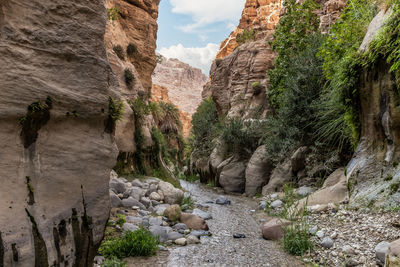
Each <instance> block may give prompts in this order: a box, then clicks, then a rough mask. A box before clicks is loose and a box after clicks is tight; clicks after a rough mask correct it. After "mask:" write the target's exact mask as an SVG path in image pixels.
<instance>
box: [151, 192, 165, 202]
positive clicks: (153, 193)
mask: <svg viewBox="0 0 400 267" xmlns="http://www.w3.org/2000/svg"><path fill="white" fill-rule="evenodd" d="M149 198H150V199H151V200H155V201H158V202H160V201H161V200H162V199H161V196H160V195H159V194H158V193H157V192H152V193H151V194H150V195H149Z"/></svg>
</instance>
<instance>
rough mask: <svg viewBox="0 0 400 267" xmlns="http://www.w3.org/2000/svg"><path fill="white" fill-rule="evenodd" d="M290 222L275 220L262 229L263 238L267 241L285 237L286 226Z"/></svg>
mask: <svg viewBox="0 0 400 267" xmlns="http://www.w3.org/2000/svg"><path fill="white" fill-rule="evenodd" d="M289 223H290V222H289V221H287V220H285V219H279V218H273V219H271V220H269V221H268V222H266V223H265V224H264V225H263V227H262V236H263V238H265V239H267V240H279V239H281V238H282V237H283V235H284V230H283V228H284V226H286V225H288V224H289Z"/></svg>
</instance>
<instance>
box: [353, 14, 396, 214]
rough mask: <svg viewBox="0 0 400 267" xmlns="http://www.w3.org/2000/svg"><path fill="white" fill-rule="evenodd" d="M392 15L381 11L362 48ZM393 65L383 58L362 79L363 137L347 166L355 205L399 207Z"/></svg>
mask: <svg viewBox="0 0 400 267" xmlns="http://www.w3.org/2000/svg"><path fill="white" fill-rule="evenodd" d="M389 14H390V10H389V11H386V12H385V11H381V12H380V13H379V14H378V15H377V16H376V17H375V19H374V20H373V21H372V22H371V24H370V26H369V30H368V32H367V34H366V37H365V39H364V42H363V44H362V45H361V49H363V50H367V49H368V44H369V43H370V41H371V40H372V39H373V38H374V37H375V36H376V35H377V33H378V32H379V30H380V28H381V27H382V26H384V25H385V21H386V19H387V17H388V15H389ZM390 67H391V65H390V64H388V63H386V61H385V60H383V59H381V60H380V61H379V62H378V63H377V64H376V67H374V68H371V69H370V70H368V71H365V72H364V73H363V74H362V76H361V79H360V82H361V86H360V111H359V116H360V124H361V139H360V142H359V145H358V147H357V149H356V151H355V153H354V156H353V159H352V160H351V161H350V163H349V164H348V166H347V172H346V174H347V179H348V184H349V187H350V189H351V198H350V200H351V204H352V205H356V206H357V205H371V203H372V204H375V205H378V206H384V207H388V206H396V205H398V201H399V193H398V188H399V185H400V176H399V174H398V170H399V167H398V162H399V159H400V153H399V152H400V151H399V147H398V145H397V144H398V143H399V142H400V140H399V138H398V131H397V125H398V124H399V123H400V121H399V116H400V114H399V110H398V108H397V107H398V105H399V103H398V85H397V83H396V79H395V78H394V75H393V73H391V72H390V71H389V70H390Z"/></svg>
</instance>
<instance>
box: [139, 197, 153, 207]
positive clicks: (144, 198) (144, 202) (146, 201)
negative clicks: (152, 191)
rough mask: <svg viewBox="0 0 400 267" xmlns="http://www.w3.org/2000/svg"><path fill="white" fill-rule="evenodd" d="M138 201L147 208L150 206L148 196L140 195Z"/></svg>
mask: <svg viewBox="0 0 400 267" xmlns="http://www.w3.org/2000/svg"><path fill="white" fill-rule="evenodd" d="M140 203H142V204H143V205H145V207H146V208H149V207H150V206H151V200H150V199H149V198H148V197H142V198H141V199H140Z"/></svg>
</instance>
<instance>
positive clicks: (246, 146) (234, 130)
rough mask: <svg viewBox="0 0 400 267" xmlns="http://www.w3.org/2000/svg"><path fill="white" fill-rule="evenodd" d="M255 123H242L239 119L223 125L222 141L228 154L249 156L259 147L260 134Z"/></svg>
mask: <svg viewBox="0 0 400 267" xmlns="http://www.w3.org/2000/svg"><path fill="white" fill-rule="evenodd" d="M254 124H257V122H256V121H255V122H252V121H247V122H243V121H242V120H239V119H231V120H229V121H228V122H226V123H225V125H224V128H223V130H222V135H221V136H222V139H223V140H224V142H225V144H226V145H227V147H228V153H229V154H238V155H243V156H245V157H246V156H250V155H251V154H252V153H253V152H254V151H255V150H256V149H257V147H258V146H259V139H260V138H261V136H262V132H261V131H258V130H259V129H260V128H259V126H258V125H257V126H254Z"/></svg>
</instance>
